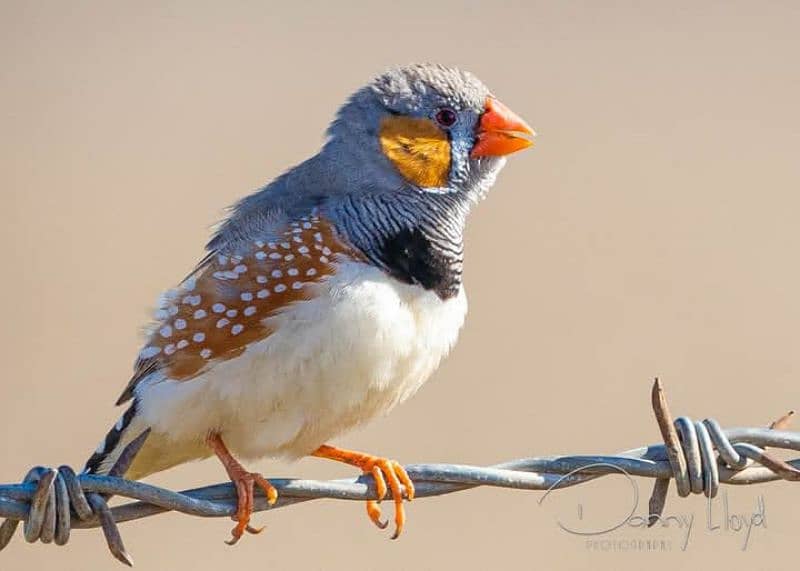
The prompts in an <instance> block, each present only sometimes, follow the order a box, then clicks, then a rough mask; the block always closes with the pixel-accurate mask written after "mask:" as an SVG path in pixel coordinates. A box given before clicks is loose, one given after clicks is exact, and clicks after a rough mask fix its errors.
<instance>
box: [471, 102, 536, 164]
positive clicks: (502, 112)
mask: <svg viewBox="0 0 800 571" xmlns="http://www.w3.org/2000/svg"><path fill="white" fill-rule="evenodd" d="M535 136H536V133H535V132H534V131H533V129H531V127H530V125H528V124H527V123H526V122H525V121H524V120H523V119H522V118H521V117H520V116H519V115H517V114H516V113H514V112H513V111H512V110H511V109H509V108H508V107H506V106H505V105H503V104H502V103H500V102H499V101H498V100H497V99H495V98H494V97H488V98H487V99H486V107H485V109H484V111H483V113H482V114H481V120H480V123H479V124H478V131H477V137H476V139H475V145H474V146H473V147H472V152H471V153H470V156H471V157H498V156H502V155H508V154H511V153H513V152H516V151H521V150H522V149H526V148H528V147H530V146H531V145H533V137H535Z"/></svg>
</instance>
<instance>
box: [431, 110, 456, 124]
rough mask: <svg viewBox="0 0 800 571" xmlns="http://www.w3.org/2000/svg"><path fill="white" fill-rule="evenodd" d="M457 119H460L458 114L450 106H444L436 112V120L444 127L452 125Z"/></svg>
mask: <svg viewBox="0 0 800 571" xmlns="http://www.w3.org/2000/svg"><path fill="white" fill-rule="evenodd" d="M456 119H458V115H456V112H455V111H453V110H452V109H450V108H449V107H442V108H441V109H439V110H438V111H437V112H436V122H437V123H439V125H441V126H442V127H452V126H453V125H454V124H455V122H456Z"/></svg>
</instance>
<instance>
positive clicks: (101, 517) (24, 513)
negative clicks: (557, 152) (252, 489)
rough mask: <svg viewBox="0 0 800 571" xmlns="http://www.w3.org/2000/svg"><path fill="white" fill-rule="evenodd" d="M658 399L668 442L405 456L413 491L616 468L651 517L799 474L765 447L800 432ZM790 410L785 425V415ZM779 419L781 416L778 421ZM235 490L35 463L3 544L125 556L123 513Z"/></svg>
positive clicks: (172, 506) (318, 494)
mask: <svg viewBox="0 0 800 571" xmlns="http://www.w3.org/2000/svg"><path fill="white" fill-rule="evenodd" d="M653 404H654V411H655V414H656V418H657V420H658V422H659V427H660V428H661V430H662V435H664V438H665V444H655V445H652V446H646V447H643V448H637V449H634V450H628V451H625V452H621V453H619V454H617V455H580V456H551V457H542V458H524V459H520V460H514V461H511V462H505V463H502V464H497V465H495V466H489V467H480V466H467V465H457V464H411V465H407V466H405V468H406V471H407V472H408V475H409V476H410V477H411V479H412V480H413V482H414V487H415V490H416V494H415V496H416V497H417V498H425V497H431V496H439V495H442V494H449V493H453V492H458V491H461V490H466V489H469V488H473V487H476V486H491V487H498V488H513V489H521V490H550V489H560V488H566V487H571V486H575V485H578V484H582V483H584V482H587V481H589V480H593V479H596V478H599V477H602V476H606V475H611V474H623V473H624V474H628V475H631V476H639V477H644V478H654V479H655V480H656V483H655V486H654V489H653V494H652V496H651V501H650V514H651V522H654V521H655V520H656V519H657V516H658V515H660V514H661V513H662V511H663V507H664V502H665V499H666V494H667V488H668V482H669V481H670V479H675V481H676V485H677V490H678V494H679V495H680V496H685V495H688V494H690V493H704V494H706V495H707V496H710V497H713V496H714V495H716V493H717V490H718V489H719V485H720V484H735V485H744V484H757V483H764V482H771V481H775V480H790V481H795V480H800V458H798V459H794V460H791V461H783V460H780V459H778V458H776V457H775V456H773V455H772V454H771V453H769V452H767V451H766V450H765V448H766V447H770V448H776V449H778V448H780V449H785V450H797V451H800V433H798V432H789V431H785V430H776V429H773V428H733V429H727V430H723V429H722V428H721V427H720V426H719V424H718V423H717V422H716V421H715V420H713V419H706V420H704V421H702V422H693V421H691V420H690V419H688V418H687V417H679V418H678V419H676V420H675V421H673V420H672V417H671V416H670V414H669V410H668V408H667V406H666V400H665V399H664V396H663V389H662V388H661V386H660V384H659V383H658V381H656V384H655V385H654V387H653ZM786 419H788V416H786V417H785V418H784V419H782V420H781V421H779V422H778V424H779V427H780V426H781V425H782V424H786V422H785V420H786ZM773 424H775V423H773ZM145 438H146V434H145V435H143V437H141V438H139V439H137V441H135V442H133V443H132V444H131V445H130V446H129V448H128V449H126V451H125V453H124V454H123V455H122V457H121V459H120V461H119V462H118V463H117V465H116V466H115V468H114V472H116V473H124V471H125V469H127V465H129V463H130V461H131V460H132V458H133V456H135V453H136V451H138V448H139V447H140V446H141V445H142V443H143V442H144V439H145ZM270 482H271V483H272V485H273V486H275V488H276V489H277V490H278V501H277V502H276V503H275V504H274V505H272V506H269V505H268V504H267V501H266V498H265V497H263V495H258V496H257V497H256V501H255V510H256V511H263V510H267V509H269V510H274V509H278V508H282V507H287V506H290V505H294V504H297V503H300V502H305V501H309V500H315V499H322V498H329V499H338V500H356V501H363V500H369V499H379V498H378V497H377V494H376V488H375V484H374V480H373V479H372V476H369V475H365V476H361V477H359V478H355V479H344V480H330V481H317V480H303V479H293V478H276V479H270ZM111 496H122V497H125V498H129V499H132V500H136V501H133V502H129V503H126V504H124V505H120V506H116V507H113V508H109V507H108V505H107V502H106V500H107V499H108V498H109V497H111ZM236 500H237V497H236V490H235V488H234V487H233V485H231V484H230V483H225V484H217V485H213V486H207V487H203V488H195V489H191V490H185V491H182V492H173V491H170V490H166V489H164V488H159V487H157V486H152V485H150V484H145V483H142V482H135V481H130V480H125V479H123V478H120V477H118V476H116V475H110V476H96V475H88V474H81V475H76V474H75V473H74V472H73V471H72V470H71V469H70V468H69V467H66V466H62V467H61V468H59V469H58V470H53V469H49V468H42V467H37V468H34V469H32V470H31V471H29V472H28V474H27V476H26V478H25V480H24V481H23V483H21V484H12V485H0V517H5V518H8V519H7V520H6V522H5V523H4V524H3V525H2V526H0V550H2V548H4V547H5V546H6V545H7V544H8V542H9V541H10V540H11V538H12V536H13V534H14V531H15V530H16V527H17V525H18V524H19V522H21V521H22V522H24V536H25V539H26V540H27V541H29V542H33V541H37V540H41V541H42V542H43V543H50V542H55V543H56V544H58V545H63V544H65V543H66V542H67V541H68V539H69V532H70V530H71V529H76V528H92V527H102V528H103V531H104V533H105V536H106V540H107V542H108V544H109V548H110V550H111V552H112V554H113V555H114V556H115V557H116V558H117V559H119V560H120V561H122V562H123V563H126V564H128V565H130V564H132V559H131V557H130V555H129V554H128V553H127V551H126V550H125V547H124V545H123V543H122V539H121V536H120V535H119V530H118V529H117V525H116V524H118V523H122V522H126V521H132V520H137V519H141V518H146V517H151V516H154V515H157V514H160V513H164V512H167V511H177V512H181V513H184V514H188V515H194V516H200V517H230V516H232V515H234V514H235V513H236Z"/></svg>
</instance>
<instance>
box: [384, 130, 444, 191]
mask: <svg viewBox="0 0 800 571" xmlns="http://www.w3.org/2000/svg"><path fill="white" fill-rule="evenodd" d="M380 141H381V149H382V150H383V154H384V155H386V157H387V158H388V159H389V160H390V161H392V164H393V165H394V166H395V167H396V168H397V170H398V171H400V174H402V175H403V177H404V178H405V179H406V180H408V181H409V182H411V183H413V184H415V185H417V186H420V187H436V186H445V185H446V184H447V178H448V175H449V173H450V141H449V140H448V139H447V135H446V134H445V133H444V132H443V131H442V130H441V129H439V128H438V127H437V126H436V125H435V124H434V123H433V121H430V120H429V119H419V118H415V117H387V118H385V119H384V120H383V121H382V122H381V129H380Z"/></svg>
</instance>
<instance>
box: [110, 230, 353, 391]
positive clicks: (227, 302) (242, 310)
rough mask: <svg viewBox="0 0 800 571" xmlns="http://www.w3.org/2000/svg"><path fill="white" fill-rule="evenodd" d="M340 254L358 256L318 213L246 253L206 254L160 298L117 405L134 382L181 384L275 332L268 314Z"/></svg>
mask: <svg viewBox="0 0 800 571" xmlns="http://www.w3.org/2000/svg"><path fill="white" fill-rule="evenodd" d="M341 257H345V258H348V259H356V258H359V257H360V255H359V254H358V253H357V252H356V251H355V250H353V249H352V248H351V247H350V246H349V245H347V244H346V243H345V242H344V241H343V240H342V239H341V238H340V237H339V236H338V235H337V233H336V230H335V229H334V227H333V226H332V225H331V224H330V223H329V222H328V221H326V220H324V219H321V218H319V217H317V216H308V217H304V218H301V219H299V220H297V221H295V222H291V223H290V224H288V225H287V226H286V228H285V229H284V230H283V231H282V232H279V233H276V234H275V235H274V236H273V238H272V239H271V240H269V241H267V240H265V241H260V240H258V241H254V242H253V243H252V244H251V246H250V248H249V249H248V250H247V251H245V252H237V254H236V255H228V254H225V253H216V254H215V255H212V256H209V257H208V258H207V259H206V260H205V261H204V263H203V264H202V265H201V267H199V268H198V270H197V271H196V272H195V273H194V274H192V275H191V276H189V278H187V279H186V280H185V281H184V282H183V283H182V284H181V285H180V287H178V288H177V290H175V291H173V292H171V293H170V294H167V295H166V296H165V298H164V302H163V304H162V307H161V308H160V309H159V311H158V317H159V318H160V321H159V323H158V324H157V325H156V326H155V327H154V328H153V331H152V333H151V334H150V337H149V339H148V342H147V344H146V345H145V347H144V348H143V349H142V351H141V352H140V354H139V359H138V361H137V362H136V365H135V368H134V374H133V377H132V378H131V380H130V382H129V383H128V386H127V387H126V388H125V391H124V392H123V393H122V396H120V398H119V400H118V401H117V404H122V403H123V402H125V401H127V400H129V399H130V398H132V397H133V390H134V389H135V388H136V385H137V384H138V383H139V382H140V381H141V380H142V379H143V378H145V377H146V376H148V375H149V374H151V373H153V372H155V371H163V372H164V374H165V375H166V376H167V377H168V378H170V379H173V380H179V381H185V380H189V379H192V378H194V377H196V376H197V375H199V374H200V373H202V372H204V371H207V370H208V369H209V368H211V367H213V366H214V365H215V364H216V363H219V362H222V361H226V360H229V359H233V358H235V357H237V356H239V355H241V354H242V353H243V352H244V350H245V349H246V348H247V346H248V345H250V344H251V343H255V342H257V341H260V340H262V339H264V338H266V337H268V336H269V335H270V334H271V333H272V331H271V330H270V328H269V326H267V325H266V324H265V323H264V320H265V319H266V318H268V317H270V316H273V315H275V314H276V313H278V312H280V311H281V310H282V309H284V308H286V307H288V306H289V305H291V304H292V303H295V302H298V301H301V300H305V299H310V296H312V295H313V294H312V292H311V290H312V288H311V287H309V286H311V285H313V284H315V283H318V282H320V281H321V280H323V279H324V278H325V277H326V276H330V275H332V274H333V273H335V271H336V267H335V265H334V264H333V261H334V259H336V258H339V259H340V258H341Z"/></svg>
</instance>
